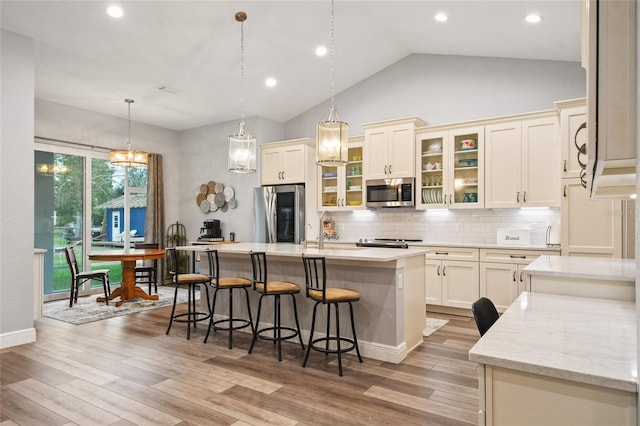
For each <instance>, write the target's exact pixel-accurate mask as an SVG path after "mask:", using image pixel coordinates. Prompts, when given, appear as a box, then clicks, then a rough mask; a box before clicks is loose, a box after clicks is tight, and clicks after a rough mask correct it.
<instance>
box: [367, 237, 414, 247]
mask: <svg viewBox="0 0 640 426" xmlns="http://www.w3.org/2000/svg"><path fill="white" fill-rule="evenodd" d="M421 242H422V240H414V239H409V238H407V239H402V238H374V239H372V240H368V239H366V238H363V239H360V240H359V241H358V242H356V246H357V247H386V248H405V249H406V248H409V243H421Z"/></svg>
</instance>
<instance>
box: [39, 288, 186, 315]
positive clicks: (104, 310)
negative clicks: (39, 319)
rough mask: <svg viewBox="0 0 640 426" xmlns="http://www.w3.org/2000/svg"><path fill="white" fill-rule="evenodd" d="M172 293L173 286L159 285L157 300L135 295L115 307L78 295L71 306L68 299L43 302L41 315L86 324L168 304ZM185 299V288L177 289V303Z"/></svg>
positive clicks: (94, 298)
mask: <svg viewBox="0 0 640 426" xmlns="http://www.w3.org/2000/svg"><path fill="white" fill-rule="evenodd" d="M174 293H175V288H174V287H165V286H159V287H158V296H160V298H159V299H158V300H146V299H141V298H139V297H136V298H135V299H133V300H129V301H127V302H125V303H123V304H122V305H121V306H119V307H117V308H116V305H115V303H112V302H111V301H110V302H109V305H106V304H104V303H98V302H96V298H97V297H98V295H96V294H94V295H91V296H84V297H79V298H78V303H74V304H73V307H72V308H70V307H69V299H65V300H56V301H53V302H46V303H44V307H43V315H44V316H45V317H47V318H53V319H55V320H58V321H64V322H68V323H70V324H75V325H79V324H86V323H88V322H93V321H100V320H103V319H108V318H113V317H118V316H122V315H128V314H132V313H135V312H142V311H147V310H149V309H156V308H160V307H162V306H167V305H170V304H172V303H173V295H174ZM196 298H199V292H196ZM114 300H117V299H114ZM186 301H187V290H186V289H178V303H184V302H186Z"/></svg>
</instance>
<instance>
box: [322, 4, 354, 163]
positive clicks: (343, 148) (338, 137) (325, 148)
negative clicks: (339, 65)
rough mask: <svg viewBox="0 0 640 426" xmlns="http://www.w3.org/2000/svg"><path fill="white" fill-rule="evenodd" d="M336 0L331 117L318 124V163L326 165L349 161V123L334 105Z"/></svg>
mask: <svg viewBox="0 0 640 426" xmlns="http://www.w3.org/2000/svg"><path fill="white" fill-rule="evenodd" d="M334 6H335V5H334V0H331V108H330V109H329V117H328V118H327V119H326V120H325V121H320V122H318V124H317V125H316V164H318V165H320V166H326V167H338V166H342V165H344V164H346V163H347V144H348V139H349V125H348V124H347V123H345V122H344V121H340V118H338V112H337V110H336V109H335V107H334V104H333V101H334V96H335V87H334V81H333V77H334V69H333V68H334V57H335V35H334V30H333V27H334V23H333V21H334Z"/></svg>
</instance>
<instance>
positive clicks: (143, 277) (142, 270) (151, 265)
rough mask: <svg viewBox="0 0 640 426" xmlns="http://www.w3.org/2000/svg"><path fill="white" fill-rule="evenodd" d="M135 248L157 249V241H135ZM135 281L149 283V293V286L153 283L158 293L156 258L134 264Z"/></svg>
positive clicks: (158, 245)
mask: <svg viewBox="0 0 640 426" xmlns="http://www.w3.org/2000/svg"><path fill="white" fill-rule="evenodd" d="M133 248H135V249H157V248H160V244H158V243H136V244H134V246H133ZM135 271H136V282H138V281H139V282H141V283H144V284H149V294H151V286H152V285H153V286H154V288H155V290H156V294H157V293H158V259H153V260H143V261H142V262H141V264H140V265H136V268H135Z"/></svg>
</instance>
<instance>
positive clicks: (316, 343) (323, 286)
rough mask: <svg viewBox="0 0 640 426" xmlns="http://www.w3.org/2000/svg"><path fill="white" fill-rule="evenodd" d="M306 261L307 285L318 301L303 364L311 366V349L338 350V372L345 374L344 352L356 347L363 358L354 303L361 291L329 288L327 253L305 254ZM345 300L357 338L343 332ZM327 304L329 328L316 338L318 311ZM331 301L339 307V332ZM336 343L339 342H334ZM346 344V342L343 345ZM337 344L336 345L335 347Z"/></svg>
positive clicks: (334, 351) (312, 296) (305, 274)
mask: <svg viewBox="0 0 640 426" xmlns="http://www.w3.org/2000/svg"><path fill="white" fill-rule="evenodd" d="M302 263H303V264H304V276H305V281H306V287H307V297H308V298H310V299H311V300H314V301H315V302H316V303H315V305H314V306H313V317H312V320H311V331H310V334H309V344H308V345H307V352H306V354H305V356H304V361H303V362H302V366H303V367H306V366H307V360H308V359H309V353H310V352H311V349H314V350H316V351H319V352H324V353H325V355H327V354H338V374H340V376H342V354H343V353H345V352H349V351H352V350H353V349H355V350H356V354H357V355H358V360H359V361H360V362H362V357H361V356H360V349H359V348H358V338H357V337H356V327H355V323H354V321H353V305H352V302H357V301H358V300H360V293H359V292H357V291H355V290H351V289H348V288H327V268H326V263H325V258H324V256H305V255H304V254H303V255H302ZM341 303H347V304H349V312H350V314H351V332H352V333H353V338H348V337H343V336H340V310H339V305H340V304H341ZM320 305H326V307H327V332H326V334H325V337H320V338H316V339H314V338H313V333H314V331H315V327H316V313H317V311H318V306H320ZM331 305H333V306H334V307H335V311H336V334H335V336H333V337H332V336H331V333H330V323H331ZM331 343H334V344H335V345H331ZM343 344H346V346H345V347H343ZM334 346H335V348H334Z"/></svg>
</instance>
